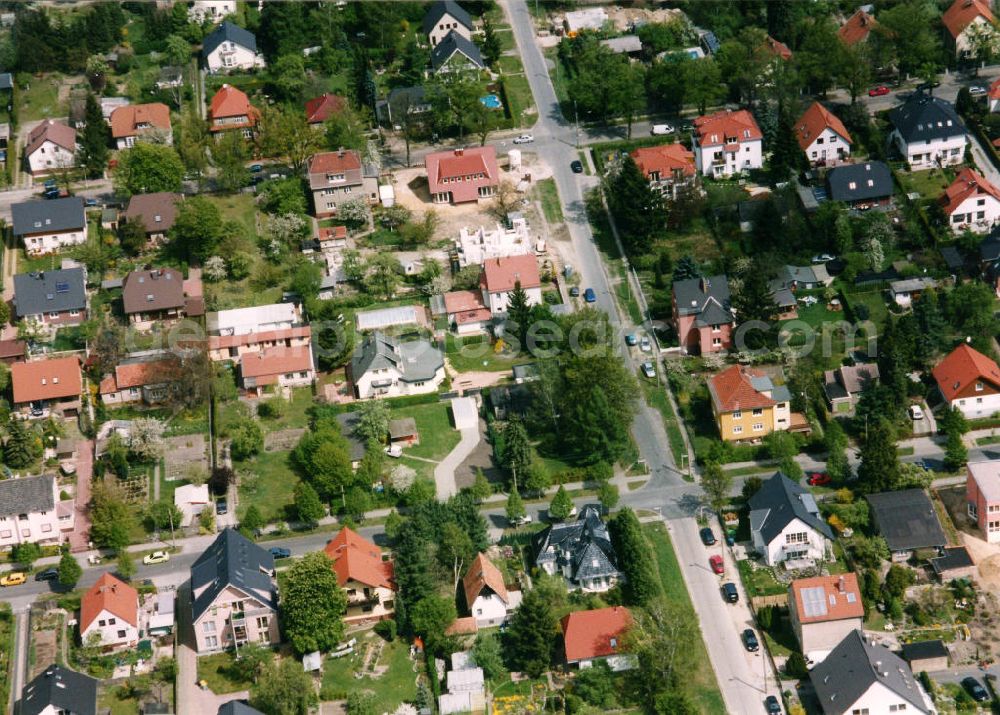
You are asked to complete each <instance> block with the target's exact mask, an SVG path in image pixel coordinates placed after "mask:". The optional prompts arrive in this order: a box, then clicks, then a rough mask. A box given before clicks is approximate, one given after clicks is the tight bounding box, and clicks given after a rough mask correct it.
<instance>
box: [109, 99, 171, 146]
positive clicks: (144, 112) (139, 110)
mask: <svg viewBox="0 0 1000 715" xmlns="http://www.w3.org/2000/svg"><path fill="white" fill-rule="evenodd" d="M111 136H112V137H113V138H114V140H115V145H116V146H117V147H118V148H119V149H128V148H129V147H132V146H135V143H136V142H137V141H141V140H143V139H146V140H149V141H154V142H156V143H157V144H173V143H174V136H173V134H172V133H171V128H170V107H168V106H167V105H165V104H163V103H162V102H151V103H149V104H126V105H125V106H124V107H118V108H117V109H115V110H114V111H113V112H111Z"/></svg>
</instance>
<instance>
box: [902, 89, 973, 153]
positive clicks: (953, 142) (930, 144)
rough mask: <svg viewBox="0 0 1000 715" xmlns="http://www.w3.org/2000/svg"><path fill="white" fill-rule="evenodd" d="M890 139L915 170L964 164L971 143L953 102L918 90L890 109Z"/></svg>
mask: <svg viewBox="0 0 1000 715" xmlns="http://www.w3.org/2000/svg"><path fill="white" fill-rule="evenodd" d="M889 121H890V122H891V123H892V126H893V129H892V133H891V134H890V135H889V141H890V142H891V143H892V144H893V145H894V146H895V147H896V149H897V150H898V151H899V153H900V154H901V155H902V156H903V158H904V159H905V160H906V162H907V163H908V164H909V165H910V168H911V169H931V168H933V167H939V166H950V165H953V164H961V163H962V160H963V159H964V158H965V148H966V147H967V146H968V136H967V135H966V131H965V124H964V123H963V122H962V119H961V118H960V117H959V116H958V112H956V111H955V106H954V105H953V104H952V103H951V102H946V101H945V100H943V99H941V98H939V97H932V96H931V95H929V94H925V93H923V92H921V91H917V92H914V93H913V95H912V96H911V97H910V98H909V99H907V100H906V101H905V102H904V103H903V104H901V105H899V106H898V107H896V108H895V109H893V110H892V111H890V112H889Z"/></svg>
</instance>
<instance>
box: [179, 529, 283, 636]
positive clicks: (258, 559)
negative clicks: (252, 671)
mask: <svg viewBox="0 0 1000 715" xmlns="http://www.w3.org/2000/svg"><path fill="white" fill-rule="evenodd" d="M191 600H192V612H191V617H192V625H193V627H194V635H195V650H197V651H198V652H199V653H210V652H213V651H219V650H225V649H227V648H232V647H234V646H239V645H243V644H244V643H263V644H265V645H274V644H276V643H278V642H279V641H280V640H281V637H280V634H279V632H278V587H277V582H276V581H275V577H274V557H273V556H271V554H270V552H268V551H267V550H266V549H263V548H261V547H260V546H258V545H257V544H255V543H253V542H252V541H250V540H249V539H247V538H246V537H245V536H243V535H242V534H240V533H239V532H238V531H236V530H235V529H232V528H227V529H224V530H223V531H222V532H220V533H219V535H218V536H217V537H216V539H215V541H214V542H212V545H211V546H209V547H208V548H207V549H205V551H204V553H202V555H201V556H199V557H198V560H197V561H195V562H194V565H192V566H191Z"/></svg>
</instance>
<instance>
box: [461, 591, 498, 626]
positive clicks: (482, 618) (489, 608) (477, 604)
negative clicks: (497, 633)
mask: <svg viewBox="0 0 1000 715" xmlns="http://www.w3.org/2000/svg"><path fill="white" fill-rule="evenodd" d="M469 612H470V613H471V614H472V615H473V617H475V619H476V625H477V626H479V627H480V628H487V627H489V626H499V625H500V624H501V623H503V622H505V621H506V620H507V604H506V603H504V602H503V599H502V598H500V597H499V596H498V595H496V594H495V593H491V594H489V595H488V596H483V595H479V596H476V600H475V601H473V602H472V603H471V604H470V605H469Z"/></svg>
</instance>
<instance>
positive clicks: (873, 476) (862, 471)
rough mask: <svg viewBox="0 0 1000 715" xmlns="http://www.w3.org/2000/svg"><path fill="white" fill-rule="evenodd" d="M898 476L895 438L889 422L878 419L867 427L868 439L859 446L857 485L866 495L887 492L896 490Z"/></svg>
mask: <svg viewBox="0 0 1000 715" xmlns="http://www.w3.org/2000/svg"><path fill="white" fill-rule="evenodd" d="M899 476H900V475H899V456H898V455H897V454H896V436H895V433H894V430H893V427H892V425H891V424H890V423H889V421H888V420H886V419H880V420H878V421H876V422H875V424H874V425H869V428H868V437H867V439H865V441H864V444H862V445H861V464H860V465H858V483H859V484H860V486H861V489H862V491H864V492H866V493H868V494H871V493H874V492H887V491H892V490H893V489H895V488H896V486H897V485H898V484H899Z"/></svg>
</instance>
